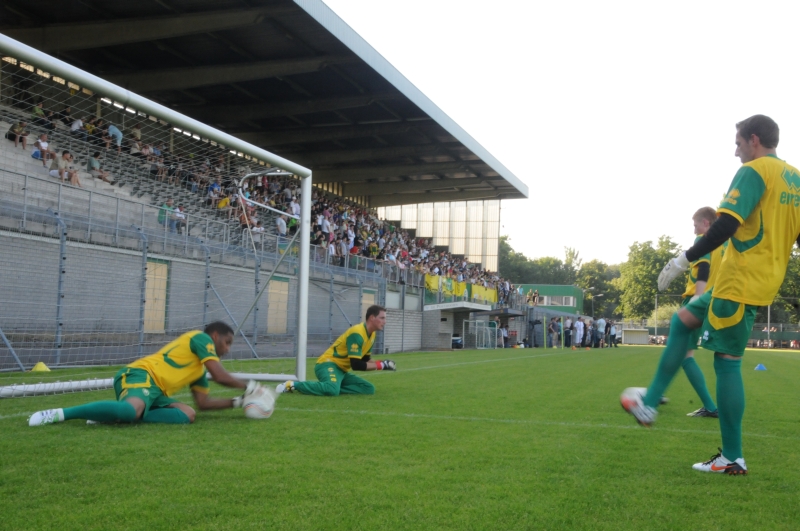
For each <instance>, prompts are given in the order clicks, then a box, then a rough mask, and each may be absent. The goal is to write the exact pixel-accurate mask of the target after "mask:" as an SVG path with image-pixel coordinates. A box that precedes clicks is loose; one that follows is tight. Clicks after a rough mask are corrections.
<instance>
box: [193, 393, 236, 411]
mask: <svg viewBox="0 0 800 531" xmlns="http://www.w3.org/2000/svg"><path fill="white" fill-rule="evenodd" d="M192 396H193V397H194V403H195V404H197V408H198V409H199V410H200V411H209V410H211V409H231V408H234V409H235V408H238V407H242V397H241V396H236V397H234V398H213V397H211V396H209V395H208V393H203V392H201V391H194V390H192Z"/></svg>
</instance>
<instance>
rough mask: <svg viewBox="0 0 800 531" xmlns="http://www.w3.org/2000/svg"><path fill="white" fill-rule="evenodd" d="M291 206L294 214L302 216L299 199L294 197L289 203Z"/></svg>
mask: <svg viewBox="0 0 800 531" xmlns="http://www.w3.org/2000/svg"><path fill="white" fill-rule="evenodd" d="M289 206H290V207H291V209H292V214H293V215H295V216H299V215H300V205H299V204H298V203H297V198H296V197H294V196H292V201H291V202H290V203H289Z"/></svg>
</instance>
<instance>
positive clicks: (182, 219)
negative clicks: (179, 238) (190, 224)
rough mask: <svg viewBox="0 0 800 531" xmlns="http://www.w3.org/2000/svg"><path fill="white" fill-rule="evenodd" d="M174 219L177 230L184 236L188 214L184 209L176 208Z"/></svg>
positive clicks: (181, 207)
mask: <svg viewBox="0 0 800 531" xmlns="http://www.w3.org/2000/svg"><path fill="white" fill-rule="evenodd" d="M172 219H173V220H174V222H175V230H176V231H177V232H178V234H183V228H184V227H185V226H186V214H184V207H183V206H177V207H175V212H173V214H172Z"/></svg>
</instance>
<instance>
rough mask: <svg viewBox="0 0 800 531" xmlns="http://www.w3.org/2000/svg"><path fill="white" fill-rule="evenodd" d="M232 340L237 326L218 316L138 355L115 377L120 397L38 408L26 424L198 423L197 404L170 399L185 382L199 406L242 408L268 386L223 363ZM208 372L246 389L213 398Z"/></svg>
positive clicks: (229, 383) (217, 378)
mask: <svg viewBox="0 0 800 531" xmlns="http://www.w3.org/2000/svg"><path fill="white" fill-rule="evenodd" d="M231 343H233V329H231V327H230V326H228V325H227V324H225V323H223V322H220V321H217V322H214V323H211V324H209V325H208V326H206V327H205V329H204V330H203V331H202V332H201V331H200V330H193V331H191V332H187V333H185V334H183V335H182V336H180V337H179V338H178V339H176V340H175V341H173V342H171V343H168V344H167V345H166V346H164V348H162V349H161V350H159V351H158V352H156V353H155V354H152V355H150V356H145V357H144V358H140V359H138V360H136V361H134V362H133V363H131V364H130V365H128V366H127V367H124V368H123V369H122V370H120V371H119V372H118V373H117V374H116V376H115V377H114V392H115V393H116V395H117V401H116V402H114V401H111V400H106V401H102V402H92V403H89V404H86V405H83V406H75V407H66V408H63V409H48V410H45V411H38V412H36V413H34V414H33V415H31V417H30V419H28V425H29V426H42V425H44V424H55V423H57V422H64V421H65V420H72V419H86V420H88V421H89V422H88V423H94V422H108V423H113V422H129V423H130V422H138V421H141V422H149V423H159V424H190V423H192V422H194V417H195V411H194V409H192V408H191V407H189V406H188V405H186V404H182V403H181V402H178V401H177V400H175V399H173V398H170V397H171V396H172V395H174V394H175V393H177V392H178V391H180V390H181V389H183V388H184V387H186V386H187V385H188V386H189V387H190V388H191V390H192V396H193V397H194V401H195V403H196V404H197V407H198V408H200V409H201V410H208V409H226V408H237V407H241V406H242V402H243V400H244V397H245V396H247V395H249V394H251V393H261V392H264V391H265V389H264V388H263V387H261V386H260V385H259V384H258V383H256V382H254V381H250V382H245V381H242V380H239V379H237V378H234V377H233V376H232V375H231V374H230V373H228V371H226V370H225V369H224V368H223V367H222V365H221V364H220V362H219V358H220V357H222V356H224V355H225V354H227V353H228V350H229V349H230V346H231ZM206 371H208V372H209V373H210V374H211V376H212V377H213V378H214V381H215V382H217V383H218V384H220V385H224V386H225V387H232V388H234V389H244V390H245V393H244V395H242V396H237V397H234V398H211V397H209V396H208V387H209V386H208V378H207V377H206Z"/></svg>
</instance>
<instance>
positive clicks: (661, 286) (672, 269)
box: [658, 253, 689, 291]
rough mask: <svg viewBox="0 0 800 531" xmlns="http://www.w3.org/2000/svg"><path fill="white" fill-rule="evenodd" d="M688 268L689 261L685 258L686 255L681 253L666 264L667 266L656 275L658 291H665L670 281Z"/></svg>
mask: <svg viewBox="0 0 800 531" xmlns="http://www.w3.org/2000/svg"><path fill="white" fill-rule="evenodd" d="M688 267H689V260H688V259H687V258H686V253H681V254H679V255H678V256H677V257H676V258H673V259H672V260H670V261H669V262H667V265H665V266H664V269H662V270H661V273H659V275H658V291H664V290H666V289H667V288H668V287H669V285H670V284H671V283H672V281H673V280H675V279H676V278H678V277H679V276H680V275H681V273H683V272H684V271H686V269H687V268H688Z"/></svg>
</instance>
